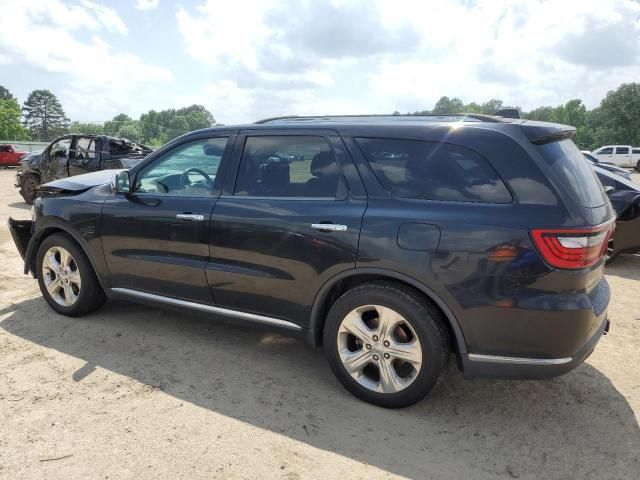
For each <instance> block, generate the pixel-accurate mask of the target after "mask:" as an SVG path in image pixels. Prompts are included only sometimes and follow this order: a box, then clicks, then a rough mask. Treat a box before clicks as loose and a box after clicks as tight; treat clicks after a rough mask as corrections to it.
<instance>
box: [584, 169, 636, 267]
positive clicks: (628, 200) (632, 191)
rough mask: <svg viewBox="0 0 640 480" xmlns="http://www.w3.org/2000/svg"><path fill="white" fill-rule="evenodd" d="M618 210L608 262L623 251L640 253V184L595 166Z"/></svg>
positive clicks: (614, 206) (608, 251) (612, 203)
mask: <svg viewBox="0 0 640 480" xmlns="http://www.w3.org/2000/svg"><path fill="white" fill-rule="evenodd" d="M593 169H594V171H595V172H596V175H597V176H598V179H599V180H600V182H601V183H602V185H603V186H604V188H605V191H606V192H607V195H608V197H609V200H610V201H611V205H613V208H614V210H615V211H616V217H617V221H616V229H615V231H614V232H613V237H611V240H610V241H609V248H608V250H607V262H609V263H610V262H612V261H614V260H615V259H616V258H617V257H618V255H620V254H621V253H640V185H638V184H637V183H635V182H633V181H631V180H628V179H626V178H622V177H620V176H619V175H616V174H615V173H613V172H611V171H609V170H605V169H603V168H602V166H601V165H594V167H593Z"/></svg>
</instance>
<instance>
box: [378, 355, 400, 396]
mask: <svg viewBox="0 0 640 480" xmlns="http://www.w3.org/2000/svg"><path fill="white" fill-rule="evenodd" d="M378 369H379V370H380V387H381V389H382V391H383V392H384V393H395V392H398V391H400V390H402V389H403V388H404V385H403V384H402V379H401V378H400V377H399V376H398V374H397V373H396V370H395V368H394V367H393V363H392V362H390V361H388V360H381V361H380V363H379V365H378Z"/></svg>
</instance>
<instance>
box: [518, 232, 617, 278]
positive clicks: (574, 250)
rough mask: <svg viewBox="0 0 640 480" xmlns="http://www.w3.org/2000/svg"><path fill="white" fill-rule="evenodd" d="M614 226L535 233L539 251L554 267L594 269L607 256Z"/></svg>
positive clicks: (535, 242)
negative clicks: (592, 266) (592, 267)
mask: <svg viewBox="0 0 640 480" xmlns="http://www.w3.org/2000/svg"><path fill="white" fill-rule="evenodd" d="M614 228H615V224H614V223H608V224H606V225H600V226H598V227H593V228H542V229H535V230H532V231H531V237H532V238H533V243H534V244H535V246H536V248H537V249H538V252H540V254H541V255H542V257H543V258H544V259H545V261H546V262H547V263H548V264H549V265H551V266H552V267H557V268H568V269H577V268H585V267H590V266H591V265H594V264H595V263H597V262H598V261H599V260H600V259H601V258H602V257H603V255H604V254H605V252H606V250H607V244H608V243H609V238H611V234H612V233H613V230H614Z"/></svg>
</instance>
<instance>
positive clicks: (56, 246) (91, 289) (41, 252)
mask: <svg viewBox="0 0 640 480" xmlns="http://www.w3.org/2000/svg"><path fill="white" fill-rule="evenodd" d="M36 270H37V272H36V274H37V277H38V284H39V285H40V291H41V292H42V296H43V297H44V298H45V300H46V301H47V303H48V304H49V305H50V306H51V308H53V309H54V310H55V311H56V312H58V313H61V314H63V315H68V316H72V317H75V316H78V315H84V314H86V313H89V312H92V311H93V310H96V309H97V308H99V307H101V306H102V304H103V303H104V302H105V295H104V291H103V290H102V287H101V286H100V283H99V282H98V278H97V277H96V274H95V272H94V271H93V267H92V265H91V262H89V259H88V258H87V256H86V255H85V253H84V252H83V251H82V249H81V248H80V247H79V246H78V244H77V243H76V242H75V241H74V240H73V239H72V238H71V237H69V236H68V235H65V234H63V233H56V234H53V235H51V236H49V237H47V238H45V239H44V240H43V241H42V243H41V244H40V246H39V248H38V253H37V256H36Z"/></svg>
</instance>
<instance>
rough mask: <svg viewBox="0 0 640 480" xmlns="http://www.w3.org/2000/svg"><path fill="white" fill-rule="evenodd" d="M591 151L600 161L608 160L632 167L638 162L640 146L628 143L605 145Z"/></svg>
mask: <svg viewBox="0 0 640 480" xmlns="http://www.w3.org/2000/svg"><path fill="white" fill-rule="evenodd" d="M592 153H593V155H594V156H595V157H597V158H598V160H600V161H601V162H609V163H612V164H614V165H616V166H618V167H628V168H634V167H638V164H639V163H640V148H637V147H632V146H630V145H606V146H604V147H600V148H598V149H597V150H594V151H593V152H592ZM639 168H640V167H639ZM638 171H640V170H638Z"/></svg>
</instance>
